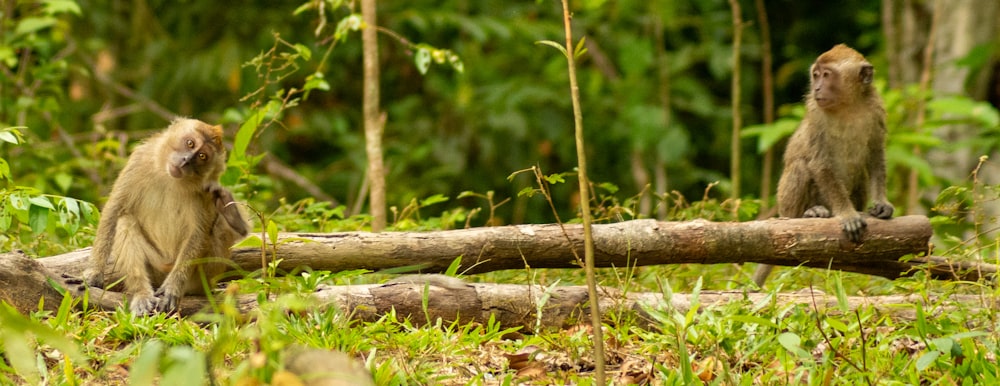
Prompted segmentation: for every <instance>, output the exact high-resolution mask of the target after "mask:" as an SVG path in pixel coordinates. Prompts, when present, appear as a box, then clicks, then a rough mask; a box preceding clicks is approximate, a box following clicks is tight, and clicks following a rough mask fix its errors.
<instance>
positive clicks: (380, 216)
mask: <svg viewBox="0 0 1000 386" xmlns="http://www.w3.org/2000/svg"><path fill="white" fill-rule="evenodd" d="M361 19H362V21H363V22H364V24H365V27H364V28H363V29H362V30H361V44H362V46H363V51H364V54H363V56H364V72H365V75H364V76H365V85H364V106H363V109H364V115H365V153H366V154H367V156H368V179H369V182H370V184H371V187H370V188H371V190H370V191H369V194H370V199H369V201H370V202H369V205H370V209H371V215H372V232H379V231H381V230H382V229H384V228H385V225H386V213H385V166H384V165H383V164H382V131H383V129H384V127H385V116H384V115H383V114H381V113H379V79H378V77H379V69H378V34H377V32H378V31H377V30H376V26H377V25H378V24H376V23H375V0H361ZM359 199H360V198H359Z"/></svg>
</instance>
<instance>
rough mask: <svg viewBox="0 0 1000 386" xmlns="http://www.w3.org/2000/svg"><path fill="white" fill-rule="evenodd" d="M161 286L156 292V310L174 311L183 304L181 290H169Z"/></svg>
mask: <svg viewBox="0 0 1000 386" xmlns="http://www.w3.org/2000/svg"><path fill="white" fill-rule="evenodd" d="M163 287H166V286H160V288H159V289H157V290H156V293H155V294H154V295H155V296H156V299H158V301H157V303H156V310H157V311H160V312H173V311H176V310H177V309H179V308H180V305H181V294H180V291H167V290H165V289H164V288H163Z"/></svg>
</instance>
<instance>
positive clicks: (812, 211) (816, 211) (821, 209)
mask: <svg viewBox="0 0 1000 386" xmlns="http://www.w3.org/2000/svg"><path fill="white" fill-rule="evenodd" d="M802 217H804V218H830V217H833V213H830V210H829V209H827V208H826V207H825V206H823V205H816V206H814V207H812V208H809V209H806V211H805V213H802Z"/></svg>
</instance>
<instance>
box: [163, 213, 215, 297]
mask: <svg viewBox="0 0 1000 386" xmlns="http://www.w3.org/2000/svg"><path fill="white" fill-rule="evenodd" d="M210 226H212V224H206V228H207V227H210ZM211 236H212V235H211V234H210V230H209V229H198V230H195V231H194V232H192V234H191V237H189V238H188V239H187V241H185V242H184V246H183V247H182V248H181V253H180V254H179V255H178V256H177V257H176V260H174V261H173V267H172V269H170V273H168V274H167V278H166V279H164V280H163V284H162V285H160V288H158V289H157V290H156V293H155V296H156V297H157V298H158V301H157V304H156V309H157V310H159V311H163V312H170V311H174V310H176V309H177V307H178V306H179V305H180V301H181V298H182V297H183V296H184V291H185V290H186V289H187V288H188V287H187V286H188V280H189V279H190V277H191V272H193V270H194V268H195V267H194V264H195V263H196V262H197V260H198V259H200V258H201V257H202V256H200V255H202V254H204V253H205V251H206V243H209V242H211Z"/></svg>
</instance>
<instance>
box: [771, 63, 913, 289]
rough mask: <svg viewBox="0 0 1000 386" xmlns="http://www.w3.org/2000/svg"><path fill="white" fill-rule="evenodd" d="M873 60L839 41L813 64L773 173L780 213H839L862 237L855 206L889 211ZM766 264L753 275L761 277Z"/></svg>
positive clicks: (881, 213)
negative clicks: (780, 164) (799, 112)
mask: <svg viewBox="0 0 1000 386" xmlns="http://www.w3.org/2000/svg"><path fill="white" fill-rule="evenodd" d="M874 71H875V70H874V68H873V67H872V65H871V63H868V61H867V60H865V57H864V56H862V55H861V54H860V53H858V52H857V51H855V50H854V49H852V48H850V47H848V46H846V45H843V44H839V45H837V46H835V47H833V48H832V49H830V50H829V51H827V52H825V53H823V54H822V55H820V56H819V57H818V58H816V62H815V63H813V65H812V67H811V68H810V74H811V81H810V88H809V93H808V94H807V95H806V115H805V118H803V119H802V122H801V123H800V124H799V127H798V129H797V130H796V131H795V134H792V137H791V139H789V141H788V147H787V148H786V149H785V158H784V160H785V168H784V171H783V172H782V174H781V179H780V180H778V197H777V199H778V215H780V216H781V217H792V218H798V217H821V218H826V217H837V218H839V219H840V221H841V224H842V225H843V230H844V234H845V235H846V236H847V238H848V239H849V240H850V241H851V242H853V243H860V242H862V241H863V240H864V234H865V228H866V227H867V223H866V222H865V219H864V217H862V215H861V213H859V211H862V210H864V208H865V206H866V205H868V198H869V194H871V198H872V202H873V205H872V206H871V208H870V209H869V210H868V214H870V215H871V216H874V217H877V218H880V219H888V218H891V217H892V212H893V210H894V209H893V207H892V204H890V203H889V201H888V200H887V199H886V194H885V178H886V171H885V137H886V126H885V108H884V107H883V106H882V98H881V97H880V96H879V95H878V92H876V91H875V87H874V86H872V80H873V76H874ZM770 272H771V266H769V265H762V266H760V267H759V268H758V269H757V272H756V273H754V281H755V282H756V283H757V285H762V284H763V283H764V281H765V280H766V279H767V276H768V274H770Z"/></svg>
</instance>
